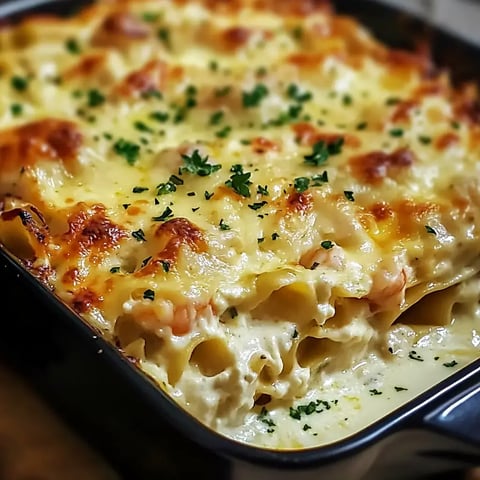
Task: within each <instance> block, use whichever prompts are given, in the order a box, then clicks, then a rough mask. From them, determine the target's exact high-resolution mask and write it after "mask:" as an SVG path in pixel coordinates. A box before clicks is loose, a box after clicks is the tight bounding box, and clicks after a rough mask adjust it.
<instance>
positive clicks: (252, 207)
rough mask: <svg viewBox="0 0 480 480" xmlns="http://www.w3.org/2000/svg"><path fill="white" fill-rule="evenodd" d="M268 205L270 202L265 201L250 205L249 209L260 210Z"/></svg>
mask: <svg viewBox="0 0 480 480" xmlns="http://www.w3.org/2000/svg"><path fill="white" fill-rule="evenodd" d="M267 203H268V202H266V201H265V200H263V201H262V202H255V203H251V204H249V205H248V208H251V209H252V210H259V209H260V208H262V207H263V206H265V205H266V204H267Z"/></svg>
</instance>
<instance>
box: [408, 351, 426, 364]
mask: <svg viewBox="0 0 480 480" xmlns="http://www.w3.org/2000/svg"><path fill="white" fill-rule="evenodd" d="M408 358H411V359H412V360H416V361H417V362H423V361H424V360H423V358H422V357H421V356H420V355H418V354H417V352H416V351H415V350H411V351H410V352H408Z"/></svg>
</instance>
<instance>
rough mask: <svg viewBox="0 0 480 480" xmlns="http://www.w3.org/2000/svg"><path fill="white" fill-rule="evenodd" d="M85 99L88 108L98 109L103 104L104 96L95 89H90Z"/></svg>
mask: <svg viewBox="0 0 480 480" xmlns="http://www.w3.org/2000/svg"><path fill="white" fill-rule="evenodd" d="M87 97H88V98H87V104H88V106H89V107H98V106H99V105H102V104H103V103H104V102H105V95H103V94H102V93H101V92H100V91H99V90H97V89H95V88H92V89H90V90H89V91H88V92H87Z"/></svg>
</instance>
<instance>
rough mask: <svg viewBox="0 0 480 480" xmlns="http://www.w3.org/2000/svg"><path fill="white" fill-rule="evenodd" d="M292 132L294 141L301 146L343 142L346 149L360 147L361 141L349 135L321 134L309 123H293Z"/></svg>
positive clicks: (321, 132)
mask: <svg viewBox="0 0 480 480" xmlns="http://www.w3.org/2000/svg"><path fill="white" fill-rule="evenodd" d="M292 130H293V131H294V133H295V138H296V140H297V141H298V142H299V143H301V144H302V145H310V146H311V145H314V144H315V143H318V142H322V141H323V142H325V143H327V144H330V143H334V142H337V141H338V140H343V142H344V144H345V145H346V146H348V147H352V148H358V147H360V146H361V145H362V142H361V140H360V139H359V138H358V137H357V136H355V135H353V134H350V133H330V132H323V131H321V130H320V129H318V128H317V127H315V126H314V125H312V124H311V123H304V122H302V123H295V124H294V125H292Z"/></svg>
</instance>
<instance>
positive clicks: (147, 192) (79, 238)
mask: <svg viewBox="0 0 480 480" xmlns="http://www.w3.org/2000/svg"><path fill="white" fill-rule="evenodd" d="M0 92H1V96H0V207H1V213H0V241H1V242H2V244H3V246H4V248H6V249H7V250H8V251H10V252H11V253H13V255H14V256H15V257H17V258H18V259H19V261H20V262H21V264H22V265H23V267H24V268H25V269H27V270H28V271H29V272H31V273H32V274H33V275H34V276H35V277H37V278H38V279H39V281H40V282H42V283H43V284H44V285H46V286H48V288H49V289H51V291H52V292H53V294H54V295H55V296H58V297H59V298H60V299H61V300H62V301H63V302H65V304H67V305H68V306H69V307H70V308H71V309H72V310H73V311H75V312H76V313H78V314H79V316H80V317H81V318H82V319H83V320H84V321H85V322H86V323H87V324H88V325H90V326H91V327H92V328H93V329H94V331H96V332H99V334H101V335H102V336H104V337H105V338H106V339H108V341H109V342H111V343H112V344H113V345H115V346H116V347H117V348H118V349H119V351H121V352H122V354H123V355H125V356H126V357H127V358H128V359H130V360H131V361H132V362H133V363H134V364H135V365H136V366H137V367H138V369H139V370H140V372H143V373H144V374H145V375H146V376H147V377H148V378H150V379H153V381H154V382H156V384H158V387H159V388H160V389H162V390H163V391H164V392H166V393H167V394H168V395H169V396H171V398H173V399H174V400H175V401H176V402H178V403H179V404H180V405H181V406H182V407H184V408H185V410H186V411H188V412H190V413H191V414H192V415H193V416H195V417H196V418H198V419H199V420H200V421H201V422H203V423H204V424H205V425H207V426H208V427H210V428H212V429H214V430H215V431H217V432H219V433H221V434H223V435H226V436H229V437H231V438H234V439H236V440H238V441H240V442H246V443H250V444H254V445H259V446H263V447H269V448H270V447H271V448H304V447H309V446H313V445H320V444H323V443H326V442H331V441H334V440H338V439H339V438H342V437H345V436H347V435H350V434H352V433H353V432H355V431H358V430H359V429H360V428H363V426H364V425H366V424H368V423H370V422H372V421H374V420H376V419H378V418H379V416H382V415H384V414H385V413H387V412H388V411H391V410H392V409H394V408H396V407H397V406H398V405H400V404H402V403H404V402H406V401H407V400H409V399H411V398H413V397H414V396H416V395H418V393H420V392H422V391H424V390H425V389H427V388H428V387H429V386H431V385H433V384H434V383H436V382H438V381H440V380H441V379H443V378H445V377H446V376H447V375H449V374H451V373H452V372H453V371H455V370H456V369H459V368H461V367H462V366H464V365H466V364H467V363H470V362H471V361H472V360H473V359H475V358H476V357H478V356H479V345H480V333H479V332H480V330H479V329H480V320H479V318H480V309H479V306H478V305H479V299H480V280H479V273H478V272H479V270H480V257H479V253H480V239H479V227H480V181H479V178H480V177H479V173H480V104H479V102H478V97H477V92H476V89H475V87H474V85H462V86H457V85H454V84H453V82H452V81H451V78H450V75H449V72H448V71H445V70H442V69H440V68H438V67H437V66H436V65H434V64H433V62H432V61H431V59H430V58H429V56H428V54H427V53H426V52H425V51H415V52H414V51H403V50H397V49H394V48H393V47H391V46H388V45H385V44H383V43H381V42H380V41H379V40H377V39H376V38H375V37H374V36H373V34H372V33H370V32H369V31H368V30H367V29H366V28H365V27H363V26H362V25H360V24H359V23H358V21H356V20H355V19H353V18H350V17H348V16H345V15H341V14H339V13H338V12H336V11H335V10H334V8H333V7H332V5H329V3H328V2H326V1H319V0H317V1H315V0H301V1H293V0H292V1H287V0H282V1H281V0H228V1H227V0H225V1H221V2H220V1H219V2H216V1H213V0H202V1H200V0H171V1H169V0H145V1H144V0H142V1H133V0H116V1H102V2H100V1H97V2H96V3H93V4H92V5H90V6H89V7H86V8H83V9H81V10H80V11H76V12H75V13H74V14H72V15H71V16H69V17H47V16H30V17H28V18H26V19H24V20H22V21H21V22H20V23H17V24H11V25H10V26H6V27H3V28H2V29H1V30H0ZM100 353H101V352H100ZM99 361H101V355H99Z"/></svg>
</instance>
